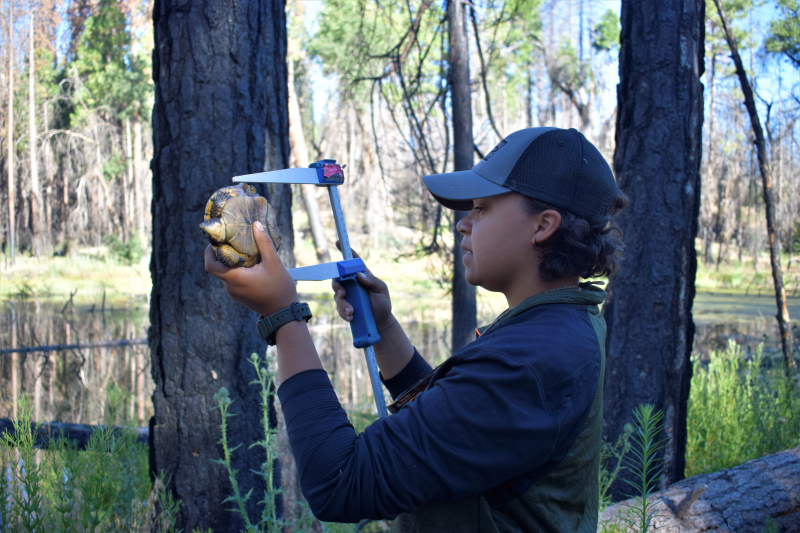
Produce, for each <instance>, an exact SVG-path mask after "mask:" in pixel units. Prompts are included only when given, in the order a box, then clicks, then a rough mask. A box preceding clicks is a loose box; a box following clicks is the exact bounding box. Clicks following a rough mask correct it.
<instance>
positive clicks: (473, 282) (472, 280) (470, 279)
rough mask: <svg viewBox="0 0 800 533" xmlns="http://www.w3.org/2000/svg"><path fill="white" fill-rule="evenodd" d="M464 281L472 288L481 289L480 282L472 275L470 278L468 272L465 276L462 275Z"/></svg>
mask: <svg viewBox="0 0 800 533" xmlns="http://www.w3.org/2000/svg"><path fill="white" fill-rule="evenodd" d="M464 279H465V280H467V283H469V284H470V285H472V286H473V287H481V283H480V280H478V279H477V277H476V276H474V275H473V276H471V275H470V273H469V271H467V272H466V274H464Z"/></svg>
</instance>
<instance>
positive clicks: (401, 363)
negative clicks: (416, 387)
mask: <svg viewBox="0 0 800 533" xmlns="http://www.w3.org/2000/svg"><path fill="white" fill-rule="evenodd" d="M389 323H390V324H391V325H390V326H389V327H387V328H385V329H384V330H382V331H381V334H380V335H381V342H379V343H378V344H376V345H375V360H376V361H377V362H378V367H379V368H380V370H381V376H382V377H383V379H384V380H386V379H391V378H393V377H394V376H396V375H397V374H398V373H399V372H400V371H401V370H403V368H405V366H406V365H407V364H408V362H409V361H411V357H413V355H414V347H413V346H412V345H411V341H410V340H409V339H408V335H406V332H405V331H403V328H402V326H400V322H399V321H398V320H397V319H396V318H395V317H394V316H392V319H391V321H389Z"/></svg>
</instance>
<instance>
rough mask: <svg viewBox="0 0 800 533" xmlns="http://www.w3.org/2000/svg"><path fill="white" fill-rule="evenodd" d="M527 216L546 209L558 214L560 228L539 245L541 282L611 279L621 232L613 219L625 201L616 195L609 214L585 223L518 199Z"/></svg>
mask: <svg viewBox="0 0 800 533" xmlns="http://www.w3.org/2000/svg"><path fill="white" fill-rule="evenodd" d="M522 196H523V197H524V198H525V200H526V202H525V207H526V209H527V211H528V213H529V214H531V215H535V214H538V213H541V212H542V211H545V210H547V209H554V210H556V211H558V212H559V213H560V214H561V226H560V227H559V228H558V229H557V230H556V232H555V233H553V235H552V236H551V237H550V238H549V239H547V240H546V241H545V242H543V243H540V244H539V248H540V249H541V251H542V256H541V258H542V259H543V261H542V262H541V263H540V264H539V275H540V276H541V277H542V280H544V281H553V280H555V279H558V278H562V277H565V276H578V277H581V278H584V279H587V278H594V277H598V276H611V275H613V274H614V273H615V272H616V270H617V268H618V266H619V261H620V259H621V257H622V250H623V247H624V245H623V242H622V230H620V229H619V227H618V226H617V225H616V224H615V223H614V221H613V217H614V215H616V214H617V213H618V212H619V211H621V210H622V209H624V208H625V206H627V205H628V197H627V196H625V194H624V193H622V192H620V193H619V195H618V196H617V197H616V198H615V199H614V202H613V203H612V205H611V209H610V212H609V214H607V215H605V216H601V217H597V218H593V219H590V220H587V219H585V218H583V217H580V216H578V215H576V214H574V213H571V212H570V211H567V210H566V209H562V208H560V207H556V206H554V205H551V204H548V203H546V202H542V201H540V200H537V199H535V198H531V197H530V196H525V195H522Z"/></svg>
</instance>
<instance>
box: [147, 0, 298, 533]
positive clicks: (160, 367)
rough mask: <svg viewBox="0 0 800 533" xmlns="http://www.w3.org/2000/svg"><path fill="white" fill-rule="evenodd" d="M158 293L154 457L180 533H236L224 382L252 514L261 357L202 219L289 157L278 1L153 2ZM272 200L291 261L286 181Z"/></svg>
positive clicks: (153, 313) (153, 341) (154, 269)
mask: <svg viewBox="0 0 800 533" xmlns="http://www.w3.org/2000/svg"><path fill="white" fill-rule="evenodd" d="M153 23H154V38H155V50H154V52H153V79H154V81H155V84H156V90H155V107H154V110H153V144H154V155H153V164H152V168H153V254H152V258H151V263H150V269H151V274H152V277H153V291H152V298H151V305H150V323H151V328H150V348H151V353H152V374H153V380H154V381H155V386H156V389H155V392H154V394H153V404H154V408H155V421H154V422H155V429H154V432H153V448H154V449H153V452H152V453H153V455H152V456H151V457H153V462H154V463H153V464H152V465H151V467H152V468H153V469H155V470H157V471H165V472H166V474H167V476H168V478H169V480H170V483H169V490H171V491H172V492H173V494H174V495H175V497H176V498H179V499H180V500H182V502H183V504H182V506H181V512H180V517H179V526H178V527H181V528H183V530H184V531H192V530H194V529H195V528H198V529H206V528H213V530H214V531H240V530H241V529H242V527H241V524H240V523H239V521H238V520H236V519H235V518H234V516H233V515H232V513H230V512H229V511H227V510H226V509H227V508H228V507H230V505H229V504H227V503H224V500H225V498H226V497H227V496H229V495H230V493H231V490H230V486H229V485H228V484H227V483H225V482H223V481H221V480H223V479H225V477H226V476H225V475H224V470H223V468H222V467H221V466H220V465H218V464H215V463H212V460H214V459H219V458H220V455H221V448H220V446H219V445H218V444H217V442H218V440H219V438H220V431H219V423H220V419H219V413H218V411H217V410H216V409H214V408H213V407H214V402H213V396H214V394H215V393H216V392H217V391H218V390H219V388H220V387H222V386H224V387H226V388H227V389H228V390H229V391H230V394H231V399H232V400H233V404H232V406H231V412H233V413H235V414H236V415H237V416H235V417H233V418H232V419H231V420H230V421H229V424H230V428H229V431H228V438H229V440H230V442H231V444H233V445H237V444H242V446H241V448H239V449H238V450H237V451H235V452H234V454H233V462H234V465H233V466H234V468H236V469H237V470H238V472H239V474H238V479H239V483H240V488H241V491H242V494H247V493H248V491H249V490H251V489H253V495H252V497H251V498H250V500H249V502H248V510H249V512H250V513H251V517H253V518H255V516H256V515H255V514H254V513H255V510H256V509H255V507H256V505H257V502H258V501H259V500H261V499H262V495H263V489H264V486H263V484H261V483H262V480H261V478H260V477H259V476H258V475H256V474H255V473H254V472H253V471H258V470H259V468H260V465H261V463H262V462H263V461H264V458H265V455H264V452H263V451H262V450H261V448H257V447H254V448H250V445H251V444H252V443H254V442H256V441H257V440H259V439H261V438H263V431H262V430H261V429H260V425H259V423H258V420H260V418H259V417H260V413H261V402H260V399H259V395H258V394H257V392H258V391H257V390H256V388H255V387H253V386H252V385H250V384H249V383H250V382H251V381H252V380H253V379H254V372H253V369H252V366H251V364H250V362H249V361H248V356H249V355H250V354H251V353H254V352H255V353H263V352H264V349H265V345H264V343H263V341H261V340H260V339H259V337H258V335H257V334H256V330H255V318H256V317H255V316H254V315H253V314H252V313H251V312H249V311H247V310H246V309H245V308H244V307H242V306H240V305H237V304H235V303H233V302H231V300H230V299H229V298H228V297H227V295H226V293H225V290H224V288H223V287H222V285H221V284H220V283H219V282H218V281H217V280H216V279H214V278H213V277H212V276H210V275H208V274H207V273H206V272H205V271H204V268H203V264H202V255H203V249H204V248H205V246H206V244H207V243H206V242H204V239H203V238H201V237H200V236H199V235H198V230H197V225H198V224H199V223H200V222H201V221H202V219H203V211H204V208H205V205H206V202H207V201H208V198H209V196H210V195H211V194H212V193H213V192H214V191H215V190H216V189H218V188H220V187H223V186H227V185H229V184H230V178H231V176H236V175H241V174H249V173H254V172H260V171H264V170H273V169H280V168H286V167H287V163H288V159H289V135H288V133H289V120H288V114H287V86H286V80H287V72H286V19H285V12H284V2H282V1H280V0H263V1H260V2H252V1H248V0H231V1H229V2H214V1H196V2H190V3H187V2H185V1H181V0H160V1H158V2H157V3H156V4H155V6H154V9H153ZM261 193H262V194H264V196H266V197H267V199H268V200H269V202H270V204H271V205H272V206H273V207H274V208H275V209H276V212H277V218H278V223H279V227H280V230H281V233H282V235H283V242H282V245H281V252H282V259H283V260H284V262H285V263H289V264H288V265H287V266H293V265H292V264H291V262H292V256H291V253H292V252H291V250H292V247H293V242H292V240H293V231H292V226H291V209H290V207H291V206H290V202H291V189H290V188H289V187H288V186H276V187H270V188H269V189H268V192H267V191H263V190H262V191H261Z"/></svg>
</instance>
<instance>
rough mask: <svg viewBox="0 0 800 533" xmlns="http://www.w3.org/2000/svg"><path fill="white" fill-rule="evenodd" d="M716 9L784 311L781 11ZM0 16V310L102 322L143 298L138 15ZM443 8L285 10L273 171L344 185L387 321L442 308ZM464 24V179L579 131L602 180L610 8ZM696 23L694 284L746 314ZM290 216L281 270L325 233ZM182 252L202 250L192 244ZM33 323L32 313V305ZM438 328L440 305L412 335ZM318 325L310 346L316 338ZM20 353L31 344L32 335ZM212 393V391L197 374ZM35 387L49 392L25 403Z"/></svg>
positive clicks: (729, 113) (751, 207)
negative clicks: (746, 93) (475, 167)
mask: <svg viewBox="0 0 800 533" xmlns="http://www.w3.org/2000/svg"><path fill="white" fill-rule="evenodd" d="M723 4H724V5H725V7H726V10H727V11H728V14H729V16H730V18H731V19H732V21H733V27H734V32H735V35H736V38H737V41H738V43H739V47H740V51H741V54H742V56H743V58H744V61H745V66H746V69H747V71H748V75H749V77H750V79H751V83H752V85H753V86H754V88H755V91H756V98H757V102H756V104H757V108H758V111H759V114H760V116H761V119H762V122H763V123H764V125H765V129H766V134H767V139H768V155H769V161H770V164H771V168H772V171H773V179H774V195H775V200H776V222H777V224H776V229H777V235H778V239H779V242H780V244H781V247H782V255H781V262H782V265H784V267H785V273H784V281H785V285H786V287H787V290H788V292H789V294H790V295H792V294H795V295H796V294H797V291H798V290H799V289H800V269H798V267H797V264H796V261H795V257H794V254H796V253H798V251H800V236H799V234H800V227H799V226H798V216H797V215H798V209H800V206H798V200H800V194H799V193H800V191H799V190H798V189H799V188H800V177H798V173H797V165H798V132H797V127H796V119H797V112H798V109H800V93H798V90H800V87H798V79H799V78H798V71H797V69H798V66H800V45H799V44H798V39H800V29H798V20H797V11H798V2H796V1H794V0H780V1H777V2H753V1H749V0H735V1H728V2H723ZM2 6H3V12H2V15H3V16H2V19H3V20H2V32H3V33H2V50H0V52H2V53H1V54H0V76H2V77H1V78H0V94H3V99H2V102H3V104H4V105H2V106H1V107H2V109H0V119H1V120H2V131H0V143H2V145H1V146H2V150H0V165H1V166H2V169H3V174H2V176H1V177H0V202H2V205H4V206H5V209H4V210H3V213H4V215H5V216H2V217H0V235H2V237H0V238H2V243H3V256H2V258H1V260H2V278H1V279H0V294H2V296H3V297H4V298H9V299H11V300H14V299H24V298H27V297H31V296H33V297H37V298H44V299H48V298H49V299H53V300H59V305H58V309H60V310H61V313H62V315H63V314H64V311H65V310H67V309H69V307H68V306H67V305H64V307H63V308H62V307H61V305H62V303H63V302H67V303H68V304H69V303H73V297H75V298H74V303H76V304H80V302H81V301H82V302H83V303H84V304H86V306H87V308H88V306H89V305H91V306H92V307H91V309H92V311H94V308H95V306H97V307H100V305H102V307H103V309H105V307H106V305H107V304H106V293H108V298H109V302H108V305H111V306H113V305H128V304H129V303H130V302H134V305H135V302H136V298H135V297H138V296H144V298H145V299H146V298H148V297H149V294H150V290H151V284H150V273H149V271H148V263H149V258H148V256H149V252H150V248H151V242H150V235H151V233H152V227H153V221H152V220H151V213H152V212H151V207H150V206H151V203H152V194H153V192H152V191H153V181H152V174H151V172H150V164H149V162H150V160H151V159H152V157H153V145H152V129H151V122H150V116H151V113H152V108H153V101H154V100H153V99H154V85H153V81H152V72H151V69H152V66H151V65H152V59H151V53H152V49H153V29H152V22H151V20H152V9H153V3H152V2H147V1H136V0H128V1H122V2H115V1H111V0H97V1H91V0H75V1H66V2H60V1H55V0H52V1H19V2H17V1H13V0H12V1H7V2H4V3H3V4H2ZM444 10H445V6H443V5H439V4H434V3H432V2H430V1H428V0H422V1H421V2H420V3H419V4H418V5H417V4H413V5H412V4H411V3H406V2H394V1H383V0H378V1H372V2H367V1H358V0H346V1H345V0H343V1H339V2H298V1H294V2H289V3H288V4H287V28H288V58H287V59H288V62H287V67H288V79H289V120H290V131H289V134H290V137H291V144H292V155H291V159H290V165H292V166H305V165H306V164H307V163H308V162H309V161H314V160H317V159H321V158H336V159H338V161H339V162H340V163H345V164H346V165H347V170H346V176H347V182H346V186H345V187H342V200H343V205H344V211H345V213H346V216H347V222H348V227H349V228H350V231H351V236H352V237H353V240H354V243H355V247H356V248H357V249H358V250H361V251H363V252H364V253H365V255H367V256H368V260H369V263H370V265H372V266H373V268H374V269H375V270H376V271H377V272H378V273H379V274H380V275H382V276H384V277H386V278H387V279H389V280H390V281H391V282H392V286H393V289H394V288H395V287H398V288H399V290H398V292H399V293H401V294H404V295H405V297H406V300H405V301H404V302H403V304H402V305H404V306H412V307H414V306H420V304H419V301H420V299H419V295H420V294H421V293H424V294H426V295H427V296H428V297H431V296H432V297H433V298H438V299H441V300H446V299H448V298H449V292H448V291H449V287H450V283H451V278H452V264H453V262H452V247H453V232H452V220H451V218H450V217H451V216H452V214H451V213H450V212H448V210H442V209H441V208H440V206H439V205H438V204H437V203H436V202H435V201H433V199H432V198H431V197H430V196H429V195H428V194H427V192H426V191H425V190H424V187H423V186H422V183H421V181H420V180H419V176H421V175H424V174H429V173H435V172H443V171H447V170H450V169H452V168H453V159H454V158H453V152H452V146H451V145H452V138H453V131H452V126H451V124H452V116H451V101H450V92H449V87H448V78H447V68H448V65H447V50H448V42H447V28H446V24H445V19H446V14H445V11H444ZM466 10H467V17H466V22H467V24H466V33H467V36H468V53H469V65H470V73H471V78H470V91H471V105H472V115H473V131H472V133H473V139H474V146H473V148H474V155H475V159H476V160H477V159H478V158H479V157H482V156H483V155H484V154H486V153H488V151H490V150H491V149H492V148H493V147H494V146H495V145H496V144H497V142H498V141H499V140H500V139H502V138H503V137H504V136H505V135H507V134H508V133H510V132H513V131H515V130H517V129H520V128H523V127H530V126H540V125H541V126H558V127H566V128H568V127H575V128H578V129H579V130H581V131H583V132H584V133H585V134H586V136H587V137H588V138H589V139H590V140H592V142H594V143H595V145H596V146H598V148H600V150H601V152H602V153H603V154H604V156H605V157H606V158H607V159H608V160H609V162H611V159H612V157H613V153H614V149H615V137H616V132H615V126H616V124H617V116H616V112H617V108H616V105H617V97H616V91H615V88H616V83H617V80H618V74H617V68H618V67H617V62H618V53H619V44H618V43H619V34H620V22H619V16H618V3H617V2H609V1H601V0H510V1H506V2H493V1H489V2H484V3H476V4H467V8H466ZM706 10H707V13H706V21H705V74H704V75H703V78H702V81H703V83H704V85H705V91H704V94H703V95H704V106H705V111H704V114H705V120H704V122H703V146H702V152H703V158H702V166H701V176H702V177H701V180H702V187H701V193H702V196H701V203H700V210H699V212H700V215H699V229H698V238H697V239H696V250H697V254H698V255H697V256H698V260H699V262H700V267H699V272H698V278H697V285H698V286H700V287H704V286H705V287H714V288H715V289H717V290H720V289H724V290H730V291H734V292H738V294H741V295H742V296H744V297H748V298H749V297H750V294H752V293H753V292H764V293H770V292H771V291H772V290H773V289H772V283H771V281H770V278H771V276H770V269H769V258H768V254H767V247H768V239H767V232H766V223H765V211H764V203H763V199H762V196H761V186H760V177H759V175H758V165H757V157H756V153H755V148H754V146H753V135H752V130H751V128H750V124H749V122H748V117H747V115H746V114H745V111H744V109H743V107H742V105H741V102H742V99H743V95H742V91H741V88H740V84H739V80H738V79H737V78H736V76H735V72H734V70H733V67H732V65H731V62H730V60H729V58H728V53H729V52H728V47H727V43H726V42H725V37H724V35H723V33H722V29H721V25H720V23H719V20H718V17H717V16H716V14H715V13H714V10H713V5H712V4H711V2H709V3H708V5H707V6H706ZM187 97H188V95H187ZM229 177H230V176H219V185H220V186H223V185H227V184H228V183H229V181H228V180H229ZM212 192H213V191H211V190H209V191H208V194H209V195H210V194H211V193H212ZM293 197H294V204H293V220H294V235H292V236H293V237H294V241H295V248H294V258H295V259H296V261H297V264H298V265H302V264H311V263H314V262H317V261H323V260H326V258H327V257H329V256H331V255H332V254H333V252H332V251H331V247H332V246H331V243H332V242H333V239H334V234H335V232H334V229H333V220H332V218H331V215H330V213H329V210H328V209H327V202H326V200H325V198H324V196H319V195H314V194H313V190H312V194H309V191H308V190H304V189H301V188H296V189H295V190H294V191H293ZM315 213H316V214H315ZM316 217H319V224H316V223H315V218H316ZM198 222H199V221H198ZM315 233H316V235H315ZM197 238H198V240H200V239H202V238H201V237H200V236H199V230H198V237H197ZM195 259H196V258H185V260H186V261H193V260H195ZM197 260H199V258H198V259H197ZM77 290H79V293H78V294H77V296H76V291H77ZM301 291H303V292H307V293H314V294H317V295H321V294H322V293H327V292H329V291H328V288H327V286H326V284H319V285H316V286H314V287H311V286H310V285H303V286H302V287H301ZM101 297H102V304H101V303H100V299H101ZM81 299H83V300H81ZM414 300H416V301H414ZM409 301H411V303H409ZM328 303H329V302H328ZM147 304H149V301H148V302H147ZM147 304H145V305H144V306H145V307H146V305H147ZM320 306H322V305H321V304H318V307H320ZM502 307H503V302H502V301H498V300H497V299H496V298H494V299H493V298H492V297H491V296H490V295H488V294H486V293H482V292H479V308H478V315H479V322H485V321H487V320H490V319H491V318H492V317H493V316H494V315H496V313H497V312H498V311H500V310H502ZM35 309H36V312H37V313H38V310H39V304H38V300H37V304H36V308H35ZM16 312H17V311H15V313H16ZM426 312H428V314H427V315H426V314H425V313H426ZM92 315H93V313H92ZM315 315H317V317H319V313H318V312H317V310H315ZM407 315H408V316H409V317H410V316H411V315H412V313H411V312H410V311H409V312H408V313H407ZM21 316H24V315H15V318H14V320H16V322H15V326H14V327H13V328H11V329H12V332H11V336H10V337H7V336H5V332H3V337H2V341H3V343H4V346H9V345H10V346H16V343H17V340H18V338H17V337H15V336H14V335H15V333H14V332H15V331H16V327H17V326H16V324H23V323H24V321H23V320H21V318H20V317H21ZM86 316H88V315H86ZM103 316H104V317H105V315H103ZM448 318H449V310H448V309H447V308H446V306H442V307H440V308H433V307H431V308H429V309H427V310H423V311H421V313H420V314H418V315H416V318H414V319H413V320H419V321H423V322H424V321H430V322H437V321H438V322H445V323H446V321H447V320H448ZM103 320H105V318H104V319H103ZM409 320H411V319H409ZM134 322H135V328H133V330H125V331H124V335H123V336H124V338H126V339H130V340H135V338H136V337H141V336H142V329H143V328H146V326H147V324H146V320H144V321H142V320H139V321H134ZM331 324H333V321H332V320H331V321H330V322H329V323H326V324H322V325H320V326H319V327H320V328H329V329H331V330H333V326H332V325H331ZM103 326H104V327H105V322H104V324H103ZM773 326H774V320H770V317H767V318H766V319H765V320H764V321H763V323H762V324H761V326H760V327H761V329H760V330H758V331H751V333H752V334H753V335H751V337H752V336H755V337H756V338H757V339H759V340H760V337H761V334H762V333H764V334H767V335H768V337H769V335H773V340H774V327H773ZM19 327H20V328H23V329H24V327H23V326H22V325H20V326H19ZM70 327H72V326H70ZM31 331H33V330H30V328H29V331H28V333H30V332H31ZM40 333H41V331H40ZM430 337H431V336H430V335H429V336H428V341H427V345H428V347H430V346H433V347H434V348H435V350H434V351H435V353H434V356H433V357H434V358H440V357H443V356H445V355H446V354H447V353H449V351H450V349H451V348H452V346H451V345H450V343H449V340H448V339H447V330H446V326H445V329H444V332H442V331H438V332H436V334H435V335H433V339H432V340H431V338H430ZM67 340H69V334H67ZM80 340H84V341H85V340H96V339H87V338H83V339H80ZM315 340H317V338H315ZM21 342H23V343H37V342H40V340H39V339H36V335H35V331H34V335H33V337H31V338H28V339H26V340H22V341H21ZM323 342H328V341H324V339H323ZM696 345H697V342H696ZM329 353H330V354H337V353H338V354H342V353H343V352H342V350H340V349H339V348H336V349H331V350H330V351H329ZM323 355H324V354H323ZM125 357H126V359H125V363H124V364H121V365H119V367H118V368H120V369H122V370H123V371H124V372H127V369H128V368H130V369H131V372H130V374H124V373H123V374H121V376H122V378H120V376H119V375H116V377H113V378H112V379H118V378H119V379H123V380H128V383H127V386H129V387H130V388H129V390H131V391H132V392H133V391H135V396H136V398H135V399H134V400H133V401H132V402H131V413H132V415H131V418H134V419H136V420H137V421H138V422H139V423H140V424H143V423H144V422H145V421H146V420H147V419H148V418H149V415H150V414H151V413H152V404H151V403H150V401H149V392H151V390H152V381H151V379H150V369H149V364H148V362H147V361H145V360H144V359H143V358H142V357H140V356H136V357H132V358H128V356H127V355H126V356H125ZM331 361H332V363H333V370H332V372H333V373H334V374H336V373H337V372H343V373H345V374H349V376H346V378H345V379H343V380H340V381H339V382H337V391H338V392H339V393H340V396H341V397H343V398H344V399H345V400H346V402H345V403H347V405H348V406H349V407H353V406H358V405H361V406H363V405H369V400H368V399H366V401H365V398H362V396H365V395H367V394H368V393H369V388H368V387H367V386H364V384H363V381H364V380H363V379H362V376H361V373H360V371H359V370H358V369H357V367H356V366H355V365H354V364H353V363H352V359H351V360H350V361H346V360H339V359H336V358H335V357H333V355H332V359H328V360H326V366H327V365H328V362H331ZM337 361H338V362H337ZM20 364H21V365H23V366H22V374H23V375H22V376H20V377H19V380H20V381H21V382H22V386H23V389H27V390H29V391H30V390H33V391H34V400H35V403H34V405H35V413H36V416H35V418H36V419H37V420H41V419H43V418H42V417H45V416H47V415H46V414H45V413H47V414H50V413H53V411H51V410H48V409H46V408H45V407H44V406H39V396H37V395H36V392H35V391H36V390H38V391H39V392H40V393H41V392H42V391H43V390H45V391H49V392H50V403H51V404H52V403H53V393H52V391H53V388H54V386H53V384H54V383H55V381H57V380H58V375H59V374H58V372H60V370H59V371H56V370H54V371H53V372H50V373H48V370H47V368H46V367H45V366H41V367H40V366H37V365H48V364H50V362H48V361H47V360H40V361H39V362H37V360H35V359H33V358H30V359H24V360H21V359H16V358H14V359H10V360H4V363H3V373H4V377H5V376H6V375H12V376H13V375H14V372H16V371H17V369H18V367H19V365H20ZM98 364H99V365H100V367H99V368H100V370H99V371H98V372H97V373H96V374H93V373H92V372H91V371H89V370H87V373H86V376H83V375H82V377H81V379H84V377H85V381H86V382H88V383H93V381H92V380H93V379H94V378H93V376H97V378H98V380H97V385H96V386H95V387H94V388H95V390H96V391H100V392H102V391H103V390H104V387H103V386H102V383H103V382H104V381H103V380H105V382H107V381H108V379H109V375H111V374H113V372H111V371H110V370H108V368H110V367H103V366H102V364H103V363H102V362H101V363H98ZM337 365H338V366H337ZM90 366H91V365H90ZM54 368H55V367H54ZM66 374H67V371H66V367H65V368H64V374H62V376H63V375H66ZM211 375H212V377H213V379H215V380H216V379H217V378H216V375H215V373H214V371H213V370H212V371H211ZM37 376H38V377H37ZM48 376H49V377H50V378H52V379H51V382H50V384H49V385H48V384H47V383H44V384H43V383H42V381H43V379H44V378H46V377H48ZM54 376H55V377H54ZM16 379H17V378H13V377H12V382H14V383H16V381H14V380H16ZM53 380H55V381H53ZM45 381H46V380H45ZM11 389H12V391H13V399H12V398H5V397H4V401H5V400H7V401H8V403H7V405H8V406H9V411H8V412H9V413H13V412H15V409H16V407H15V406H16V394H17V393H16V390H17V387H16V384H15V385H13V386H12V388H11ZM81 401H83V397H81ZM44 403H46V402H44ZM67 404H68V405H69V409H64V410H61V411H60V413H61V414H60V415H59V414H58V413H55V415H52V416H53V417H58V418H60V419H62V420H63V418H64V416H62V415H66V416H70V415H72V414H74V413H77V414H78V416H77V418H81V417H82V418H81V420H83V421H88V422H93V421H97V420H100V418H99V414H92V412H94V413H99V412H100V411H99V410H97V409H95V410H92V409H85V410H82V409H78V408H76V405H77V400H70V401H69V402H67ZM70 421H80V420H70Z"/></svg>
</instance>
